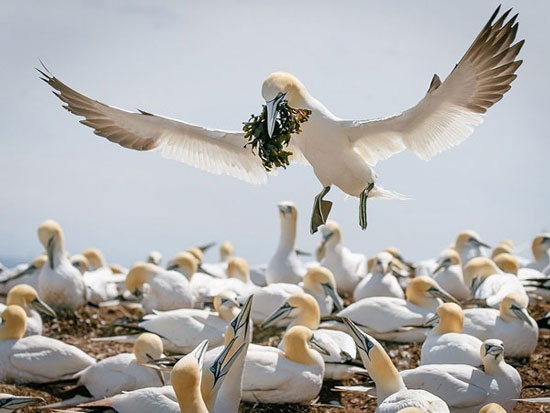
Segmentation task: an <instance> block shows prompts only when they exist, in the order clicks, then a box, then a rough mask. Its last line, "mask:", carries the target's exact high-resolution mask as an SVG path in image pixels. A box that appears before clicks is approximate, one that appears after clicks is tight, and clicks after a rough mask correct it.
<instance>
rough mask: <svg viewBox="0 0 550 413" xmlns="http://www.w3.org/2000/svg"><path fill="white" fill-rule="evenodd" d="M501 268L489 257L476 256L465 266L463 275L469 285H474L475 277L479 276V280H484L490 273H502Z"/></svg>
mask: <svg viewBox="0 0 550 413" xmlns="http://www.w3.org/2000/svg"><path fill="white" fill-rule="evenodd" d="M500 272H501V271H500V269H499V268H498V267H497V265H496V264H495V263H494V262H493V261H492V260H491V259H489V258H487V257H476V258H472V259H471V260H470V261H468V263H467V264H466V265H465V266H464V271H463V276H464V282H465V283H466V285H467V286H468V287H471V286H472V282H473V281H474V279H475V278H479V281H480V282H482V281H483V280H485V278H487V277H489V276H490V275H493V274H497V273H500Z"/></svg>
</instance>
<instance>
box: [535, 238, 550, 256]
mask: <svg viewBox="0 0 550 413" xmlns="http://www.w3.org/2000/svg"><path fill="white" fill-rule="evenodd" d="M531 250H532V251H533V256H534V257H535V259H536V260H540V259H541V258H542V257H543V256H544V255H545V254H548V252H549V251H550V234H548V233H547V234H539V235H537V236H536V237H535V239H534V240H533V244H532V246H531Z"/></svg>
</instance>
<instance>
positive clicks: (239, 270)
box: [227, 257, 250, 283]
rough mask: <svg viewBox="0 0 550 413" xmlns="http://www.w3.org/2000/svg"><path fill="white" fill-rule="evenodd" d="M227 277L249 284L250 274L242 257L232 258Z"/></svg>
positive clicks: (228, 265) (228, 264)
mask: <svg viewBox="0 0 550 413" xmlns="http://www.w3.org/2000/svg"><path fill="white" fill-rule="evenodd" d="M227 276H228V277H229V278H237V279H239V280H241V281H242V282H244V283H247V282H248V281H249V280H250V273H249V270H248V263H247V262H246V260H245V259H244V258H240V257H234V258H231V259H230V260H229V262H228V263H227Z"/></svg>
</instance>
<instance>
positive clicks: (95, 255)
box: [82, 248, 107, 270]
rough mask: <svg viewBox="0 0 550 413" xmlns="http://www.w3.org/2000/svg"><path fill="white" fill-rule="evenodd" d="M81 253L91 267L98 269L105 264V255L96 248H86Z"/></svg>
mask: <svg viewBox="0 0 550 413" xmlns="http://www.w3.org/2000/svg"><path fill="white" fill-rule="evenodd" d="M82 255H84V256H85V257H86V259H87V260H88V265H89V267H90V268H91V269H94V270H96V269H98V268H102V267H106V266H107V262H106V261H105V257H104V256H103V254H102V253H101V251H100V250H98V249H97V248H88V249H87V250H84V251H83V252H82Z"/></svg>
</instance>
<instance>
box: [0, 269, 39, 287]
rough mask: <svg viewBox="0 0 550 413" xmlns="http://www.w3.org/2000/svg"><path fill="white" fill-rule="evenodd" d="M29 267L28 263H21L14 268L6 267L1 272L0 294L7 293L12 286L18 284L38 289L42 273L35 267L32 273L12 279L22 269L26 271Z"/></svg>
mask: <svg viewBox="0 0 550 413" xmlns="http://www.w3.org/2000/svg"><path fill="white" fill-rule="evenodd" d="M28 267H29V265H28V264H19V265H17V266H16V267H14V268H10V269H6V270H4V271H2V272H0V294H7V293H8V292H9V291H10V290H11V288H12V287H14V286H16V285H18V284H27V285H30V286H31V287H33V288H34V289H35V290H36V291H38V274H40V269H35V270H34V271H32V272H30V273H27V274H25V275H22V276H21V277H17V278H15V279H11V278H12V277H13V276H15V275H17V274H19V273H20V272H21V271H25V270H26V269H27V268H28Z"/></svg>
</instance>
